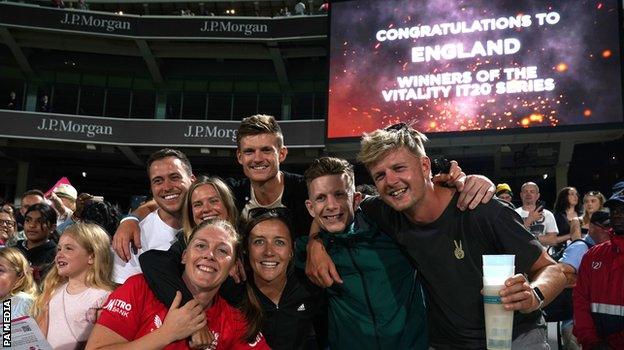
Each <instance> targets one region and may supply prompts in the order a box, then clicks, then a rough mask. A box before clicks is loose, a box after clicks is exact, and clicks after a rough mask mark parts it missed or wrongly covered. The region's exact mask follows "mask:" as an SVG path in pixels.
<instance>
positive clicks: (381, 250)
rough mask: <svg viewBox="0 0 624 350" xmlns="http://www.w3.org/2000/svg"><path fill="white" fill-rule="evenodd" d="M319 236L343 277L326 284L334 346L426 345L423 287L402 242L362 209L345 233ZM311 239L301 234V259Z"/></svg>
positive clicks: (398, 348) (301, 261)
mask: <svg viewBox="0 0 624 350" xmlns="http://www.w3.org/2000/svg"><path fill="white" fill-rule="evenodd" d="M320 237H321V239H322V240H323V242H324V245H325V249H326V251H327V252H328V254H329V255H330V256H331V258H332V260H333V262H334V264H335V265H336V269H337V270H338V273H339V274H340V276H341V277H342V280H343V282H344V283H343V284H334V285H333V286H331V287H330V288H328V289H327V293H328V297H329V312H328V314H329V316H328V317H329V346H330V348H331V349H332V350H335V349H349V350H351V349H392V350H402V349H428V339H427V324H426V314H425V304H424V300H423V293H422V289H421V286H420V282H419V281H418V279H417V276H416V269H415V268H414V266H413V265H412V263H411V261H410V260H409V259H408V258H407V257H406V255H405V254H404V252H403V251H402V250H401V248H400V247H399V246H398V244H397V243H396V242H394V241H393V240H392V239H391V238H390V237H388V236H387V235H385V234H383V233H381V232H379V230H377V228H376V226H375V225H373V224H372V223H370V222H369V221H368V219H367V217H366V216H365V215H364V214H363V213H362V212H361V211H360V210H358V211H357V212H356V214H355V220H354V222H353V223H352V224H351V225H349V227H348V228H347V230H346V231H345V232H343V233H340V234H330V233H328V232H321V233H320ZM307 242H308V237H300V238H299V239H297V244H296V252H297V257H296V263H297V264H300V265H304V263H305V259H306V251H305V249H306V245H307Z"/></svg>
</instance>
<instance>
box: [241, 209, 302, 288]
mask: <svg viewBox="0 0 624 350" xmlns="http://www.w3.org/2000/svg"><path fill="white" fill-rule="evenodd" d="M247 243H248V249H249V263H250V265H251V269H252V270H253V272H254V278H255V279H256V281H258V279H260V280H262V281H263V282H264V283H272V282H276V283H278V284H279V285H280V286H281V285H282V284H281V283H284V281H285V280H286V271H287V269H288V264H289V263H290V260H291V259H292V256H293V246H292V239H291V237H290V231H289V230H288V227H287V226H286V225H285V224H284V223H283V222H282V221H281V220H279V219H268V220H264V221H261V222H259V223H258V224H257V225H256V226H254V228H253V229H252V230H251V232H250V233H249V238H248V242H247Z"/></svg>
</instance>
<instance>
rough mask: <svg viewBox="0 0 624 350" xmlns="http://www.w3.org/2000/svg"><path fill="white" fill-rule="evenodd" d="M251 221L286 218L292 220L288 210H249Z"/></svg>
mask: <svg viewBox="0 0 624 350" xmlns="http://www.w3.org/2000/svg"><path fill="white" fill-rule="evenodd" d="M248 215H249V220H255V219H258V218H260V217H263V218H264V217H266V218H284V219H288V220H290V211H289V210H288V209H287V208H253V209H251V210H249V214H248Z"/></svg>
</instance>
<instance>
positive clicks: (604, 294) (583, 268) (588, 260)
mask: <svg viewBox="0 0 624 350" xmlns="http://www.w3.org/2000/svg"><path fill="white" fill-rule="evenodd" d="M613 190H614V192H613V195H612V196H611V198H609V200H608V201H606V202H605V206H606V207H608V208H609V209H610V210H611V213H610V216H611V218H610V222H611V228H612V232H613V233H614V235H613V236H612V237H611V238H610V239H609V240H607V241H606V242H604V243H602V244H598V245H596V246H595V247H593V248H592V249H591V250H589V251H588V252H587V253H586V254H585V256H584V257H583V260H582V262H581V265H580V267H579V273H578V280H577V284H576V288H575V289H574V294H573V300H574V331H573V332H574V335H575V336H576V338H577V340H578V342H579V343H580V344H581V346H582V347H583V349H624V314H623V313H622V310H623V309H624V288H622V286H624V270H622V266H623V265H622V264H623V261H624V182H619V183H617V184H616V185H615V186H614V187H613ZM592 217H593V215H592Z"/></svg>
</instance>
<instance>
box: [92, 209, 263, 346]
mask: <svg viewBox="0 0 624 350" xmlns="http://www.w3.org/2000/svg"><path fill="white" fill-rule="evenodd" d="M238 242H239V236H238V234H237V232H236V230H235V229H234V227H233V226H232V225H231V224H230V223H229V222H227V221H225V220H221V219H215V220H208V221H204V222H202V223H201V224H200V225H199V226H197V227H196V228H195V229H194V230H193V231H192V234H191V236H190V239H189V243H188V247H187V249H186V250H185V251H184V254H183V255H182V263H183V264H184V271H183V273H182V280H183V281H184V283H185V285H186V286H187V287H188V288H189V290H190V291H191V293H192V294H193V298H194V299H193V300H191V301H190V302H188V303H186V304H185V305H184V306H182V307H180V305H179V304H180V300H181V295H180V293H179V292H178V293H177V295H176V298H175V300H174V302H173V304H172V306H171V307H170V308H169V309H168V310H167V308H166V307H165V305H164V304H162V303H161V302H160V301H159V300H158V299H157V298H156V296H155V295H154V293H153V292H152V291H151V290H150V289H149V287H148V285H147V282H146V281H145V278H144V277H143V275H142V274H138V275H135V276H132V277H130V278H129V279H128V280H127V281H126V283H124V284H123V285H122V286H121V287H119V288H118V289H117V290H115V291H114V292H113V293H112V294H111V295H110V297H109V299H108V301H107V303H106V304H105V306H104V308H103V310H102V314H101V316H100V318H99V319H98V321H97V324H96V326H95V328H94V329H93V332H92V333H91V337H90V338H89V342H88V344H87V349H163V348H164V349H189V348H190V347H189V344H188V343H187V341H186V338H187V337H188V336H189V335H191V334H192V333H193V332H195V331H197V330H199V329H201V328H203V327H206V326H207V327H208V329H209V331H210V334H211V338H212V342H211V343H210V345H209V346H208V349H263V350H264V349H268V348H269V347H268V346H267V344H266V342H265V340H264V337H263V336H262V334H261V333H260V332H259V331H258V328H259V325H255V326H252V327H248V323H247V321H246V319H245V316H244V315H243V314H242V313H241V312H240V311H238V310H237V309H235V308H233V307H232V306H230V305H229V304H227V303H226V302H225V301H224V300H223V299H222V298H221V297H220V296H219V294H218V291H219V288H220V287H221V284H222V283H223V281H225V279H226V278H227V276H228V273H229V272H230V270H232V269H233V268H235V261H236V253H237V248H238Z"/></svg>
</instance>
